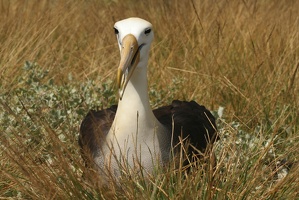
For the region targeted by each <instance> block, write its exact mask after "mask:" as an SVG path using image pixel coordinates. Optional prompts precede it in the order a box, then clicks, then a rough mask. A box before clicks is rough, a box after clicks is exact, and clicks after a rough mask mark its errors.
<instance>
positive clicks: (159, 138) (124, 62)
mask: <svg viewBox="0 0 299 200" xmlns="http://www.w3.org/2000/svg"><path fill="white" fill-rule="evenodd" d="M114 29H115V33H116V36H117V41H118V44H119V49H120V52H121V60H120V65H119V68H118V74H117V81H118V87H119V103H118V106H117V107H116V106H112V107H111V108H108V109H105V110H101V111H90V112H89V114H88V115H87V116H86V117H85V119H84V120H83V122H82V124H81V128H80V137H79V144H80V146H81V148H82V150H83V156H84V157H85V158H86V157H87V156H88V155H89V156H90V157H91V160H92V161H93V162H94V166H95V168H96V169H99V170H100V171H105V170H107V171H109V172H112V173H113V174H114V175H116V176H119V175H120V173H121V171H122V169H129V170H145V171H146V172H147V173H151V172H152V171H153V170H154V167H155V166H156V165H157V164H165V163H167V162H169V160H170V159H171V156H172V154H173V149H174V148H175V146H177V144H178V143H179V142H180V138H181V139H184V138H188V141H189V142H190V144H191V145H193V146H194V147H195V148H197V149H199V150H201V151H204V150H205V148H206V146H207V144H208V143H209V142H213V141H214V140H215V138H216V137H215V135H216V134H215V128H216V125H215V119H214V117H213V116H212V114H211V113H210V112H209V111H208V110H207V109H206V108H205V107H204V106H200V105H198V104H197V103H196V102H194V101H191V102H186V101H178V100H175V101H173V102H172V104H171V105H169V106H164V107H161V108H158V109H156V110H152V109H151V106H150V103H149V96H148V82H147V62H148V56H149V49H150V44H151V42H152V40H153V31H152V25H151V24H150V23H149V22H147V21H145V20H143V19H140V18H129V19H125V20H122V21H119V22H117V23H116V24H115V26H114ZM193 153H194V152H193Z"/></svg>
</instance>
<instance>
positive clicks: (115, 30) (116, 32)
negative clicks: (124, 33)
mask: <svg viewBox="0 0 299 200" xmlns="http://www.w3.org/2000/svg"><path fill="white" fill-rule="evenodd" d="M114 33H115V35H117V34H118V33H119V32H118V30H117V28H115V27H114Z"/></svg>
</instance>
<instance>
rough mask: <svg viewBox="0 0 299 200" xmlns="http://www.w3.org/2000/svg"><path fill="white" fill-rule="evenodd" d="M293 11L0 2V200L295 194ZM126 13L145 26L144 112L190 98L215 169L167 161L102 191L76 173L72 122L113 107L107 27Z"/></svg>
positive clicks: (217, 5)
mask: <svg viewBox="0 0 299 200" xmlns="http://www.w3.org/2000/svg"><path fill="white" fill-rule="evenodd" d="M298 8H299V3H298V2H297V1H286V0H284V1H278V0H271V1H270V0H265V1H241V0H237V1H224V0H217V1H189V2H186V4H184V6H182V5H181V2H179V1H171V2H161V1H158V0H150V1H147V3H144V2H141V1H140V2H138V1H132V2H123V1H105V0H103V1H100V0H91V1H76V2H74V1H67V0H66V1H55V0H54V1H46V0H30V1H29V0H25V1H9V0H0V43H1V45H0V132H1V137H0V158H1V162H0V171H1V173H0V198H3V199H6V198H7V199H8V198H13V199H141V198H145V199H298V197H299V191H298V185H299V179H298V177H299V170H298V169H299V167H298V157H299V155H298V146H299V137H298V130H299V118H298V105H299V100H298V95H297V94H298V92H299V81H298V80H299V78H298V68H299V67H298V66H299V61H298V55H299V39H298V37H299V26H298V21H299V17H298V14H297V13H298ZM131 16H138V17H141V18H144V19H147V20H149V21H150V22H151V23H152V24H153V26H154V31H155V40H154V43H153V45H152V49H151V56H150V61H149V67H148V68H149V72H148V78H149V86H150V88H149V94H150V98H151V105H152V106H153V108H156V107H159V106H161V105H165V104H168V103H170V102H171V100H173V99H183V100H196V101H197V102H199V103H200V104H203V105H205V106H206V107H207V108H209V109H210V110H213V113H214V114H215V116H216V117H217V123H218V131H219V135H220V140H219V141H218V142H217V143H216V145H215V146H214V147H213V151H214V152H215V154H216V157H217V165H216V169H215V171H211V170H208V169H209V166H207V164H204V163H202V162H201V161H198V162H197V163H195V165H194V166H193V167H192V169H191V170H190V172H189V173H186V172H185V171H184V170H183V169H181V168H178V169H174V168H173V166H172V165H173V163H171V164H170V166H169V167H164V168H159V167H158V168H157V173H155V174H154V175H152V176H150V177H149V180H145V178H144V176H143V175H142V174H132V173H129V172H127V174H124V175H123V177H122V179H121V180H120V183H121V184H118V183H115V182H112V183H111V184H110V185H109V186H101V185H100V184H99V181H100V180H101V177H98V176H95V175H94V174H93V176H91V177H93V178H91V180H90V181H88V180H86V179H84V178H83V177H82V174H83V171H84V169H85V166H84V164H83V161H82V159H81V156H80V151H79V146H78V144H77V141H78V133H79V125H80V123H81V121H82V119H83V117H84V116H85V114H86V113H87V112H88V110H89V109H101V108H105V107H108V106H110V105H112V104H115V103H117V99H116V96H117V95H116V93H115V85H114V79H115V75H114V74H115V71H116V67H117V64H118V58H119V52H118V47H117V44H116V40H115V36H114V35H113V24H114V23H115V22H116V21H117V20H120V19H123V18H126V17H131ZM209 159H210V158H207V160H208V162H207V163H209ZM92 173H93V172H91V174H92ZM119 185H120V186H119Z"/></svg>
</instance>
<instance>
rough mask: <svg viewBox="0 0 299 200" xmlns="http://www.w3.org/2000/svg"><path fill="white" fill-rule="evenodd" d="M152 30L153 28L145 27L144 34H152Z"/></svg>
mask: <svg viewBox="0 0 299 200" xmlns="http://www.w3.org/2000/svg"><path fill="white" fill-rule="evenodd" d="M151 31H152V29H150V28H147V29H145V31H144V34H145V35H148V34H150V32H151Z"/></svg>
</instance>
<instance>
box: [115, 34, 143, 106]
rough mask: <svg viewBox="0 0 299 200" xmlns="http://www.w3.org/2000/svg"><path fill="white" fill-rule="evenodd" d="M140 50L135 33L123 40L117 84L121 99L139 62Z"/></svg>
mask: <svg viewBox="0 0 299 200" xmlns="http://www.w3.org/2000/svg"><path fill="white" fill-rule="evenodd" d="M139 59H140V52H139V47H138V42H137V40H136V38H135V36H134V35H132V34H129V35H126V36H125V37H124V39H123V40H122V47H121V52H120V63H119V66H118V70H117V86H118V92H119V99H120V100H121V99H122V97H123V95H124V92H125V89H126V86H127V84H128V82H129V80H130V78H131V76H132V74H133V72H134V70H135V68H136V66H137V64H138V62H139Z"/></svg>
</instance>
